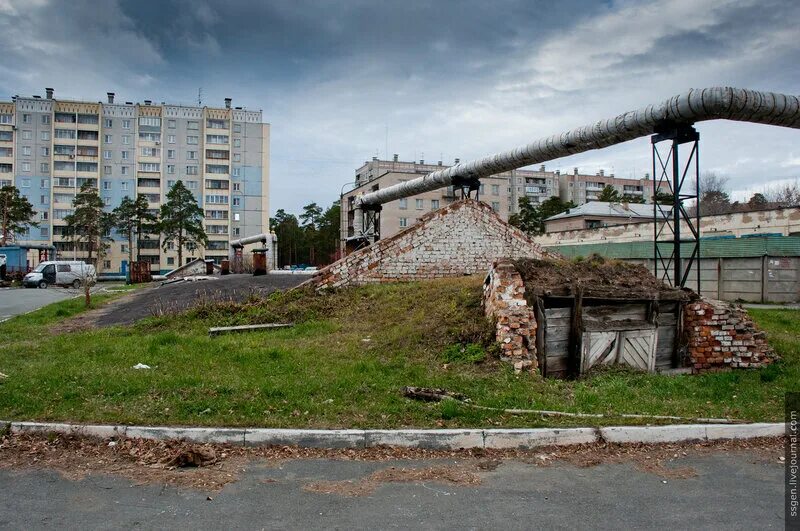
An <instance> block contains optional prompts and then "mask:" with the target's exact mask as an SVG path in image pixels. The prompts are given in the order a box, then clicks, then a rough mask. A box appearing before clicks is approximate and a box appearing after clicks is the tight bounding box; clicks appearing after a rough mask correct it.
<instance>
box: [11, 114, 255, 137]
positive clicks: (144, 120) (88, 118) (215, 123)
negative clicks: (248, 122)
mask: <svg viewBox="0 0 800 531" xmlns="http://www.w3.org/2000/svg"><path fill="white" fill-rule="evenodd" d="M76 121H77V123H80V124H96V123H98V122H97V116H96V115H93V114H79V115H77V120H76V115H75V114H72V113H56V122H57V123H76ZM13 122H14V115H12V114H0V124H12V123H13ZM41 122H42V125H48V124H49V123H50V115H49V114H43V115H42V116H41ZM22 123H23V124H30V123H33V119H32V117H31V115H30V114H28V113H24V114H23V115H22ZM139 125H140V126H143V127H159V128H160V127H161V118H159V117H157V116H140V117H139ZM113 126H114V120H113V119H112V118H105V119H104V120H103V127H105V128H106V129H110V128H112V127H113ZM177 126H178V123H177V121H176V120H172V119H170V120H167V127H168V128H169V129H175V128H176V127H177ZM206 127H208V128H209V129H228V120H214V119H210V118H209V119H208V121H207V122H206ZM122 128H123V129H130V128H131V121H130V120H122ZM186 128H187V129H190V130H199V129H200V123H199V122H197V121H194V120H191V121H188V122H186ZM233 132H234V133H241V132H242V125H241V124H233Z"/></svg>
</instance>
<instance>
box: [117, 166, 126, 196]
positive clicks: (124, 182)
mask: <svg viewBox="0 0 800 531" xmlns="http://www.w3.org/2000/svg"><path fill="white" fill-rule="evenodd" d="M122 169H123V170H124V169H125V168H124V167H123V168H122ZM122 173H123V174H125V173H126V172H122ZM119 185H120V186H119V187H120V189H121V190H122V191H123V192H126V191H127V190H128V181H122V182H121V183H119Z"/></svg>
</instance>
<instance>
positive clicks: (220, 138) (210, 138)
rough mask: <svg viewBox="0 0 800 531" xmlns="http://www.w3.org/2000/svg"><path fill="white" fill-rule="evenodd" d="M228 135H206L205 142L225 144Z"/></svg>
mask: <svg viewBox="0 0 800 531" xmlns="http://www.w3.org/2000/svg"><path fill="white" fill-rule="evenodd" d="M228 138H229V137H228V135H206V143H208V144H227V143H228Z"/></svg>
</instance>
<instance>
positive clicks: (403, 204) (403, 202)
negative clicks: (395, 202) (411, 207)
mask: <svg viewBox="0 0 800 531" xmlns="http://www.w3.org/2000/svg"><path fill="white" fill-rule="evenodd" d="M399 202H400V210H406V209H407V208H408V198H405V197H404V198H402V199H400V201H399ZM414 202H415V205H416V207H417V210H423V209H424V208H425V200H424V199H415V200H414ZM430 202H431V210H439V200H438V199H431V200H430Z"/></svg>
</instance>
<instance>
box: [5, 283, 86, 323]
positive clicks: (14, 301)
mask: <svg viewBox="0 0 800 531" xmlns="http://www.w3.org/2000/svg"><path fill="white" fill-rule="evenodd" d="M76 294H77V292H76V290H73V289H66V288H59V287H54V286H51V287H49V288H47V289H36V288H32V289H24V288H3V289H0V322H2V321H5V320H6V319H9V318H10V317H13V316H15V315H20V314H23V313H27V312H30V311H33V310H36V309H39V308H41V307H42V306H47V305H48V304H52V303H54V302H58V301H63V300H64V299H69V298H71V297H74V296H75V295H76Z"/></svg>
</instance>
